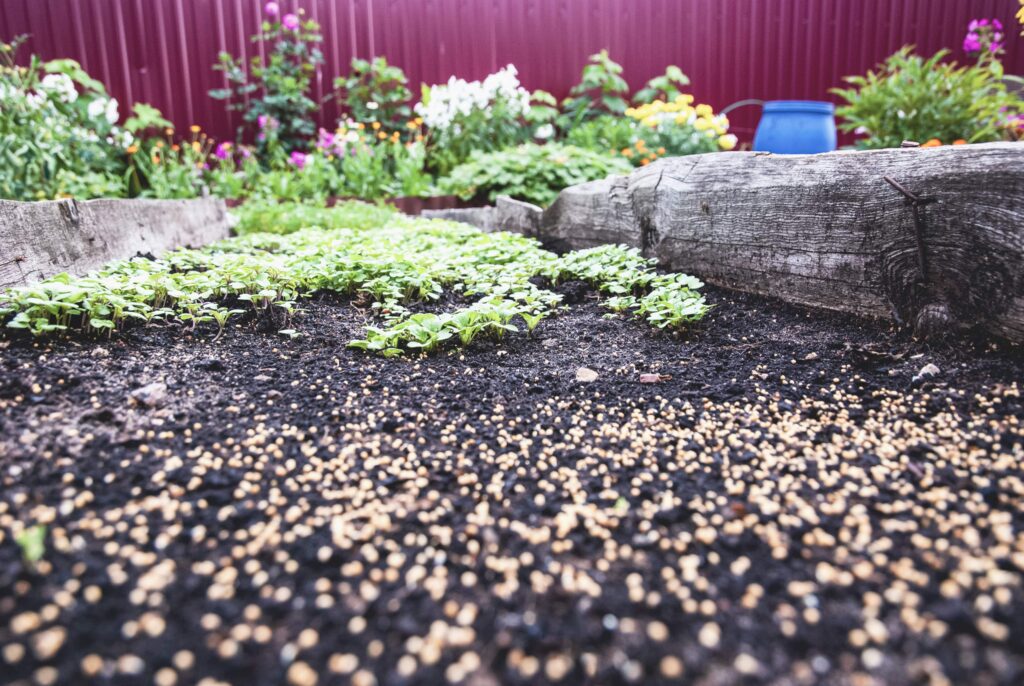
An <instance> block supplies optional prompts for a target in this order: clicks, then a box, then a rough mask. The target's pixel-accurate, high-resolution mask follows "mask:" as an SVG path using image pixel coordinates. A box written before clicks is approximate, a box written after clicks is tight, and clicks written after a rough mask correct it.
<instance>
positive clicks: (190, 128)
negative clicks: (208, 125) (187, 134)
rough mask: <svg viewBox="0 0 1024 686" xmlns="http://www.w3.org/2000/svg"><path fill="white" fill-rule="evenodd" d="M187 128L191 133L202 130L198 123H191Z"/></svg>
mask: <svg viewBox="0 0 1024 686" xmlns="http://www.w3.org/2000/svg"><path fill="white" fill-rule="evenodd" d="M188 130H189V131H191V132H192V133H199V132H200V131H201V130H202V127H200V126H199V125H198V124H193V125H192V126H190V127H188Z"/></svg>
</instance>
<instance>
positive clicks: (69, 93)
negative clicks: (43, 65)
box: [39, 74, 78, 102]
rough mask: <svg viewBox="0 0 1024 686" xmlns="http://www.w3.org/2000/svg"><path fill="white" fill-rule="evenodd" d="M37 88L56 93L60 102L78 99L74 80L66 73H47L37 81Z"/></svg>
mask: <svg viewBox="0 0 1024 686" xmlns="http://www.w3.org/2000/svg"><path fill="white" fill-rule="evenodd" d="M39 89H40V90H41V91H43V92H45V93H50V94H52V95H56V96H57V98H58V99H59V100H60V101H61V102H74V101H75V100H77V99H78V90H76V89H75V82H74V81H72V80H71V77H70V76H68V75H67V74H47V75H46V76H44V77H43V80H42V81H40V82H39Z"/></svg>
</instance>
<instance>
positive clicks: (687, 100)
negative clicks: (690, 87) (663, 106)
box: [676, 93, 693, 105]
mask: <svg viewBox="0 0 1024 686" xmlns="http://www.w3.org/2000/svg"><path fill="white" fill-rule="evenodd" d="M676 102H678V103H680V104H683V105H689V104H691V103H693V96H692V95H690V94H689V93H681V94H680V95H677V96H676Z"/></svg>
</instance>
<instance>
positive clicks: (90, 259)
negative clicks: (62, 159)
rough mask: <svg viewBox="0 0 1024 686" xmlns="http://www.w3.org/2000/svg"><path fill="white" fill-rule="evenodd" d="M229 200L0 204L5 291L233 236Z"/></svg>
mask: <svg viewBox="0 0 1024 686" xmlns="http://www.w3.org/2000/svg"><path fill="white" fill-rule="evenodd" d="M230 228H231V219H230V215H228V212H227V208H226V207H225V206H224V201H223V200H219V199H215V198H200V199H196V200H86V201H82V202H79V201H75V200H54V201H44V202H13V201H10V200H0V288H6V287H9V286H19V285H24V284H29V283H32V282H35V281H39V280H41V279H45V278H47V277H50V276H53V275H54V274H58V273H60V272H70V273H72V274H76V275H81V274H84V273H86V272H88V271H90V270H92V269H97V268H99V267H101V266H103V265H104V264H106V263H107V262H110V261H111V260H117V259H124V258H128V257H133V256H134V255H136V254H138V253H151V254H154V255H159V254H161V253H164V252H166V251H168V250H171V249H174V248H178V247H182V246H200V245H205V244H207V243H211V242H213V241H216V240H219V239H221V238H226V237H227V236H228V233H229V230H230Z"/></svg>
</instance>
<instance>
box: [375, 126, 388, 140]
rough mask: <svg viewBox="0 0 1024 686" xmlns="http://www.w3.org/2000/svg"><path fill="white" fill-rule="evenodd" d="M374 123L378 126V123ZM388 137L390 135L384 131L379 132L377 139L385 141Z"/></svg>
mask: <svg viewBox="0 0 1024 686" xmlns="http://www.w3.org/2000/svg"><path fill="white" fill-rule="evenodd" d="M374 123H375V124H376V122H374ZM387 137H388V135H387V134H386V133H384V132H383V131H378V132H377V138H379V139H381V140H384V139H385V138H387Z"/></svg>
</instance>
